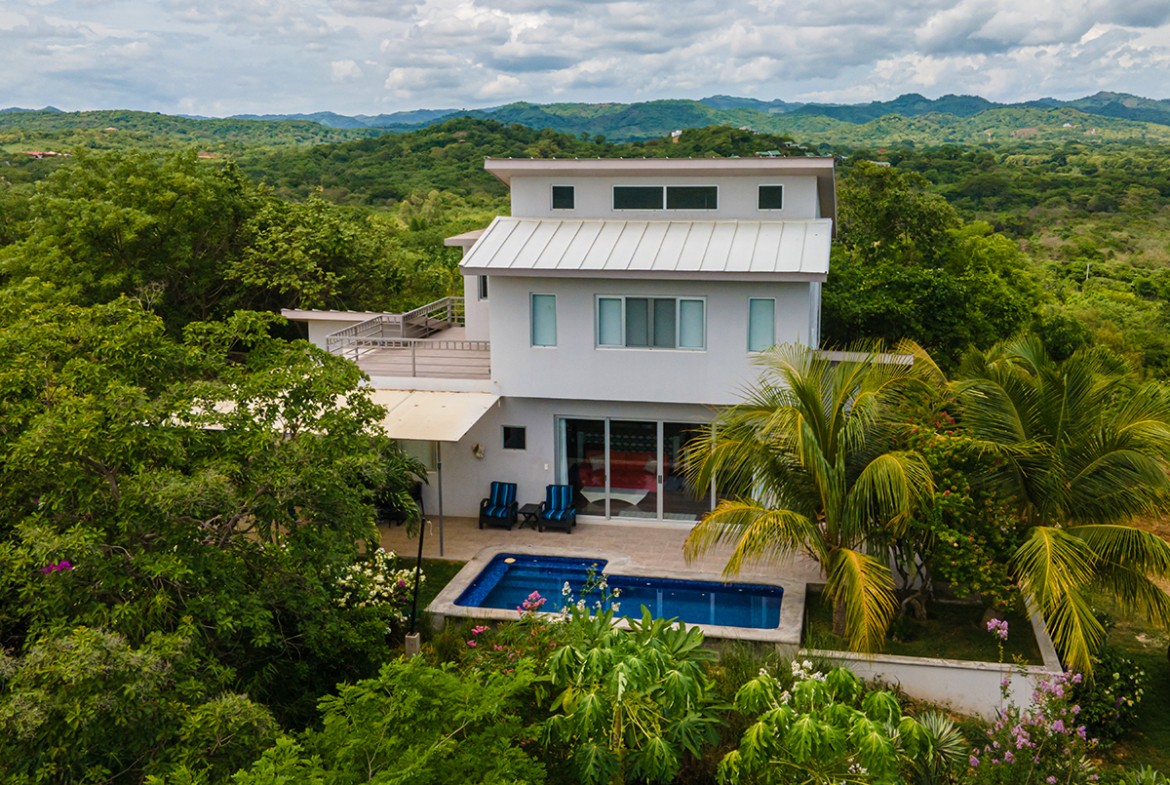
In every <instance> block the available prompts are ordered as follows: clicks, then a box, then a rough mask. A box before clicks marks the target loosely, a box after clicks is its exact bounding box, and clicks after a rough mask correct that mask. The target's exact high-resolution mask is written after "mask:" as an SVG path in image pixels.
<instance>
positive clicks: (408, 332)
mask: <svg viewBox="0 0 1170 785" xmlns="http://www.w3.org/2000/svg"><path fill="white" fill-rule="evenodd" d="M465 324H466V316H465V311H464V303H463V298H462V297H444V298H443V299H441V300H436V301H435V302H432V303H427V304H426V305H424V306H421V307H419V308H415V309H414V310H413V311H408V312H407V313H402V314H389V313H388V314H380V315H378V316H375V317H374V318H372V319H368V320H367V321H364V322H362V323H361V324H355V325H354V326H352V327H346V328H345V329H343V330H338V331H337V332H335V333H331V334H330V335H328V336H327V337H326V338H325V345H326V348H327V349H328V350H329V351H330V352H331V353H333V354H337V355H341V356H343V357H348V358H350V359H351V360H353V361H354V362H356V363H359V364H360V365H361V366H362V369H363V370H365V371H366V372H367V373H369V374H370V375H371V376H408V377H440V378H465V379H489V378H491V344H490V343H489V342H488V341H468V340H462V339H443V338H439V339H435V338H431V337H430V336H432V335H435V334H437V333H440V332H442V331H444V330H447V329H450V328H452V327H462V326H464V325H465Z"/></svg>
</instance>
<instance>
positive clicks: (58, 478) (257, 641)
mask: <svg viewBox="0 0 1170 785" xmlns="http://www.w3.org/2000/svg"><path fill="white" fill-rule="evenodd" d="M278 320H279V318H278V317H274V316H272V315H270V314H269V315H262V314H253V313H247V312H239V313H237V314H235V315H234V316H233V317H232V319H230V320H229V321H228V322H224V323H196V324H193V325H190V326H189V327H188V329H187V331H186V336H185V338H184V340H182V341H178V340H175V339H173V338H171V337H169V336H168V334H167V332H166V329H165V327H164V325H163V323H162V321H161V320H160V319H159V318H157V317H155V316H153V315H152V314H150V313H147V312H145V311H144V310H143V309H142V308H141V306H140V305H138V304H137V303H134V302H131V301H128V300H117V301H115V302H113V303H110V304H106V305H99V306H95V307H93V308H80V307H77V306H52V307H38V308H34V309H32V310H30V311H28V312H27V313H26V314H25V316H24V317H23V318H20V319H17V320H15V321H11V322H7V323H5V325H4V326H3V328H0V451H2V453H3V454H4V456H5V458H4V461H3V463H0V545H2V546H3V547H0V559H3V560H4V563H3V565H2V566H3V572H5V573H9V574H11V575H12V576H14V577H12V578H11V579H8V580H6V582H5V584H4V585H3V586H0V589H4V590H5V592H6V594H5V596H6V597H7V598H12V597H15V598H16V600H17V602H16V606H15V607H12V608H6V609H5V614H3V615H2V616H0V619H3V620H4V621H5V623H6V625H8V626H7V628H6V629H5V630H4V631H3V632H4V635H5V637H6V638H7V639H9V640H12V639H13V638H14V637H16V636H22V635H27V636H28V638H29V640H28V644H29V645H31V644H32V643H34V642H35V641H36V639H37V638H38V637H39V636H43V635H49V634H52V633H53V631H54V630H55V629H56V628H58V627H60V626H61V625H65V626H67V627H72V626H76V625H88V626H91V627H95V628H103V629H106V630H109V631H112V632H117V633H119V634H121V635H124V636H126V638H127V639H128V640H129V641H130V643H131V644H132V645H140V644H141V643H142V642H143V641H145V640H146V639H147V638H148V636H149V635H150V634H152V633H154V632H168V633H170V632H177V631H178V630H179V629H180V628H182V627H183V626H184V625H185V624H186V623H187V622H185V621H184V620H185V619H188V618H189V619H190V620H191V630H192V632H191V634H192V635H193V636H194V638H195V642H196V644H197V645H198V646H199V649H200V654H201V656H205V657H207V658H209V659H214V660H215V661H216V662H218V663H219V664H220V665H222V666H225V667H229V668H232V669H234V670H235V672H236V674H237V682H236V684H237V685H238V689H240V690H241V691H247V692H248V694H249V695H251V697H252V698H253V699H255V700H261V701H263V702H264V703H265V704H267V705H269V706H270V707H272V708H273V710H274V712H275V713H276V714H277V715H278V717H279V718H280V719H281V720H282V721H285V722H300V721H303V720H304V719H305V718H306V716H307V714H308V713H309V712H311V711H312V708H313V704H314V702H315V699H316V696H317V695H318V694H319V693H320V690H321V685H331V684H334V683H336V682H337V681H339V680H341V679H342V678H344V677H345V676H352V675H360V674H366V673H372V672H374V671H375V670H376V668H377V666H378V665H379V664H380V660H381V658H382V656H383V655H382V654H381V652H382V649H383V647H382V643H383V634H384V632H385V629H386V626H385V624H384V623H383V624H381V625H377V624H368V623H365V622H362V623H360V624H357V623H356V622H355V621H354V620H353V617H351V615H350V614H349V613H348V612H346V611H344V610H343V609H341V608H340V607H338V604H337V599H338V594H339V592H340V589H339V587H338V586H337V584H336V579H337V578H338V577H340V575H341V574H342V573H343V571H344V570H345V569H346V568H347V567H348V566H349V564H351V563H352V561H353V559H354V558H355V556H356V545H355V543H358V542H362V541H366V540H370V539H372V538H373V536H374V528H373V508H372V504H371V499H372V497H373V495H374V494H376V493H379V492H388V493H389V494H390V495H391V496H398V497H399V499H398V500H399V501H402V500H403V499H405V498H406V487H407V482H405V481H404V480H403V478H404V477H405V476H406V475H408V474H410V473H412V472H415V473H421V472H422V468H421V467H420V466H419V465H418V464H417V463H415V462H413V461H410V460H408V459H406V458H404V457H402V456H401V455H400V454H399V453H397V451H395V450H394V449H393V448H392V447H391V446H390V445H389V443H388V442H387V440H385V439H384V438H383V437H381V436H379V435H378V433H377V431H378V422H379V419H380V417H381V410H380V409H379V408H378V407H376V406H374V405H373V404H372V403H371V401H370V400H369V395H368V392H367V391H366V390H365V389H364V388H362V387H360V386H359V383H360V381H361V372H360V371H359V370H358V369H357V367H356V366H354V365H352V363H347V362H345V361H343V360H340V359H339V358H336V357H332V356H330V355H328V354H326V353H324V352H322V351H321V350H319V349H317V348H316V347H313V346H312V345H310V344H307V343H304V342H291V343H290V342H285V341H279V340H276V339H273V338H270V337H269V336H268V335H267V331H268V329H269V327H270V325H271V324H272V323H273V322H274V321H278ZM62 561H68V562H70V564H71V566H72V567H73V569H71V570H69V571H67V572H51V573H49V574H44V573H42V570H43V569H46V568H50V567H51V566H52V565H53V564H59V563H61V562H62ZM4 587H7V588H6V589H5V588H4ZM359 621H360V620H359ZM355 624H357V626H355Z"/></svg>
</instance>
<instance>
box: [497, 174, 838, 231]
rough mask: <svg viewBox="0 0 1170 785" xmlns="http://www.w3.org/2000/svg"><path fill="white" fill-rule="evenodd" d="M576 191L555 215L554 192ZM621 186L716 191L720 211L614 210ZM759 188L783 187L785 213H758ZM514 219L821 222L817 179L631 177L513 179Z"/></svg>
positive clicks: (740, 176)
mask: <svg viewBox="0 0 1170 785" xmlns="http://www.w3.org/2000/svg"><path fill="white" fill-rule="evenodd" d="M554 185H572V186H574V188H575V193H574V208H573V209H572V210H553V209H552V186H554ZM615 185H715V186H718V187H719V209H718V210H614V209H613V186H615ZM759 185H783V186H784V209H783V210H760V209H758V206H759V202H758V191H757V186H759ZM512 215H514V216H518V217H524V218H550V217H562V218H616V219H629V220H643V221H644V220H659V221H661V220H678V221H685V220H692V219H693V220H696V221H711V220H715V219H733V218H734V219H739V220H750V221H797V220H806V219H810V218H817V217H819V215H818V210H817V180H816V177H810V176H805V177H800V176H795V177H793V176H788V177H745V176H743V175H739V176H728V177H652V176H648V175H646V174H644V173H642V174H638V173H635V172H631V173H630V175H628V176H626V177H620V178H614V177H513V178H512Z"/></svg>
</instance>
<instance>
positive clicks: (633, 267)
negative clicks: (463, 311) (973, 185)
mask: <svg viewBox="0 0 1170 785" xmlns="http://www.w3.org/2000/svg"><path fill="white" fill-rule="evenodd" d="M831 236H832V221H830V220H828V219H814V220H806V221H739V220H722V221H719V220H713V221H645V220H602V219H597V220H589V219H562V218H507V217H498V218H496V219H495V220H494V221H492V223H491V225H490V226H489V227H488V228H487V230H485V231H484V233H483V236H481V237H480V238H479V240H478V241H477V242H476V243H475V245H474V246H473V247H472V248H471V250H470V251H468V253H467V255H466V256H465V257H464V258H463V263H462V267H463V270H464V271H465V272H467V273H476V274H480V275H526V276H541V275H553V276H573V277H610V276H614V275H617V276H619V277H636V278H659V277H668V278H680V277H682V278H712V279H725V278H731V279H755V280H797V281H823V280H825V278H826V276H827V275H828V272H829V245H830V238H831Z"/></svg>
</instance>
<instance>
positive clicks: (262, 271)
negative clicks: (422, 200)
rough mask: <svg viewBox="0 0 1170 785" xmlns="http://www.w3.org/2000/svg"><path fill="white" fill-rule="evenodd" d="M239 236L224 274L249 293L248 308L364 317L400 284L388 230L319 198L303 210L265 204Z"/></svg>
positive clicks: (397, 251) (395, 244) (398, 251)
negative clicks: (241, 242)
mask: <svg viewBox="0 0 1170 785" xmlns="http://www.w3.org/2000/svg"><path fill="white" fill-rule="evenodd" d="M244 231H245V232H246V234H247V235H248V243H247V245H246V247H244V248H243V249H242V251H241V252H240V254H239V256H238V258H235V259H232V260H230V261H229V262H228V263H226V264H225V266H224V269H223V275H224V276H225V277H226V278H227V279H228V280H229V281H234V282H238V283H239V284H243V285H244V286H245V287H247V288H248V294H246V295H244V297H248V298H249V299H252V300H253V302H251V303H249V307H253V308H256V307H259V308H265V309H269V310H279V309H280V308H337V309H341V310H363V309H365V308H376V307H379V306H380V305H381V304H383V303H385V302H387V301H388V300H391V299H393V298H394V297H395V296H396V295H397V294H398V292H399V291H400V290H401V288H402V286H403V284H404V280H405V274H404V271H403V264H402V259H401V257H402V256H403V255H404V253H405V252H404V251H403V250H402V248H401V246H400V244H399V241H398V239H397V237H396V236H395V235H394V233H393V232H391V231H390V229H389V227H388V226H387V225H386V224H385V223H384V222H382V221H378V220H375V219H374V218H372V217H367V218H365V219H364V220H362V219H358V218H355V217H352V216H349V215H346V214H345V213H344V212H343V211H342V210H340V209H338V208H337V207H335V206H333V205H331V204H330V203H329V202H326V201H325V200H324V199H323V198H322V197H321V195H320V194H319V193H314V194H312V195H310V197H309V198H308V199H307V200H306V201H305V202H304V203H301V204H297V203H292V202H284V201H281V200H279V199H267V200H265V202H264V205H263V206H262V207H261V208H260V209H259V211H257V213H256V214H255V215H254V216H252V218H251V219H250V220H249V222H248V224H247V226H246V227H245V228H244ZM244 297H240V298H238V299H240V300H242V299H244Z"/></svg>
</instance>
